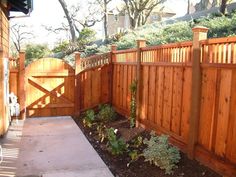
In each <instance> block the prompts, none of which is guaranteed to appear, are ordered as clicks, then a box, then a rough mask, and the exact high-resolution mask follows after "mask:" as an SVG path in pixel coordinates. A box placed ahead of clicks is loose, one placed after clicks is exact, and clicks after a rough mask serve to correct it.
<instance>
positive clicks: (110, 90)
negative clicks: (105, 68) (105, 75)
mask: <svg viewBox="0 0 236 177" xmlns="http://www.w3.org/2000/svg"><path fill="white" fill-rule="evenodd" d="M116 50H117V45H115V44H112V45H111V55H110V61H109V76H110V77H109V83H110V84H109V103H110V104H111V105H112V101H113V99H112V96H113V62H114V61H116V53H115V51H116Z"/></svg>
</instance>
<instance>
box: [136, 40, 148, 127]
mask: <svg viewBox="0 0 236 177" xmlns="http://www.w3.org/2000/svg"><path fill="white" fill-rule="evenodd" d="M142 47H146V40H145V39H139V40H137V70H136V72H137V73H136V80H137V101H136V126H139V119H140V109H141V106H140V104H141V102H142V95H141V93H142V92H141V91H142V66H141V62H142V51H141V48H142Z"/></svg>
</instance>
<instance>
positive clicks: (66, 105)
mask: <svg viewBox="0 0 236 177" xmlns="http://www.w3.org/2000/svg"><path fill="white" fill-rule="evenodd" d="M72 107H74V104H73V103H70V104H65V103H60V104H48V105H47V104H38V105H37V106H33V107H32V106H29V107H27V109H40V108H72Z"/></svg>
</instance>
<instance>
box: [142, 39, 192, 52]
mask: <svg viewBox="0 0 236 177" xmlns="http://www.w3.org/2000/svg"><path fill="white" fill-rule="evenodd" d="M192 45H193V42H192V41H186V42H178V43H171V44H162V45H158V46H149V47H142V48H141V51H150V50H156V49H165V48H181V47H191V46H192Z"/></svg>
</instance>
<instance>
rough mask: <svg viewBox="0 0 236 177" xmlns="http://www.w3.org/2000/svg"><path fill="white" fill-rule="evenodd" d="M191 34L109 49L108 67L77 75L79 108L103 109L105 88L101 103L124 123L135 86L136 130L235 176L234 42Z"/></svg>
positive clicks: (201, 32) (203, 31) (199, 31)
mask: <svg viewBox="0 0 236 177" xmlns="http://www.w3.org/2000/svg"><path fill="white" fill-rule="evenodd" d="M193 33H194V37H193V41H188V42H181V43H174V44H165V45H160V46H154V47H146V46H145V42H144V41H138V43H137V46H138V47H137V48H136V49H129V50H121V51H116V50H115V47H114V46H113V47H112V51H111V53H110V55H109V54H106V56H107V57H110V59H111V60H109V59H107V61H110V62H109V64H107V65H104V66H102V67H99V66H98V65H97V64H95V65H96V66H95V67H94V68H93V69H86V67H84V68H83V69H84V71H83V72H82V73H81V75H80V74H79V75H80V77H81V78H82V79H80V80H81V81H82V83H80V85H81V89H82V92H81V95H83V99H82V102H83V104H82V105H83V106H81V108H82V110H85V109H87V108H89V107H93V106H96V105H97V104H98V103H101V97H103V96H102V94H101V88H100V87H103V84H104V83H105V87H106V89H105V90H106V94H108V95H110V94H111V98H108V97H105V102H107V101H108V102H110V103H111V104H112V105H113V107H114V108H115V109H116V110H117V111H118V112H119V113H121V114H122V115H124V116H127V117H128V116H129V112H130V107H129V105H130V99H131V94H130V91H129V86H130V84H131V82H132V81H133V80H137V81H138V93H137V107H138V109H137V111H138V113H137V115H138V123H139V125H140V126H143V127H145V128H147V129H152V130H155V131H157V132H158V133H164V134H168V135H169V136H170V139H171V142H172V143H174V144H175V145H177V146H178V147H179V148H180V149H181V150H182V151H183V152H186V153H188V156H189V157H190V158H195V159H197V160H199V161H200V162H202V163H204V164H205V165H207V166H209V167H211V168H212V169H214V170H216V171H217V172H219V173H220V174H223V175H227V176H236V148H235V147H236V94H235V92H234V90H235V89H236V65H235V64H236V50H235V47H236V37H228V38H217V39H207V37H206V36H207V29H205V28H195V29H193ZM99 57H101V56H99ZM99 57H93V60H96V59H95V58H97V59H98V60H99ZM81 61H82V59H81ZM85 61H86V60H85ZM92 62H93V61H92ZM93 63H94V62H93ZM96 63H98V61H96ZM80 65H81V64H80ZM81 66H82V65H81ZM106 67H107V71H106V69H105V68H106ZM88 68H90V66H89V67H88ZM103 70H104V72H105V74H104V75H103V76H101V73H102V71H103ZM91 73H92V74H91ZM97 73H100V74H97ZM106 74H109V76H108V78H109V79H107V76H105V75H106ZM111 74H112V77H110V75H111ZM103 79H104V80H105V81H103ZM107 85H108V86H107ZM109 85H110V86H109ZM98 87H99V88H98ZM107 91H108V92H107ZM109 91H110V92H111V93H109ZM93 94H94V96H92V95H93ZM83 100H84V101H83ZM95 100H96V101H95ZM103 101H104V100H103Z"/></svg>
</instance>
